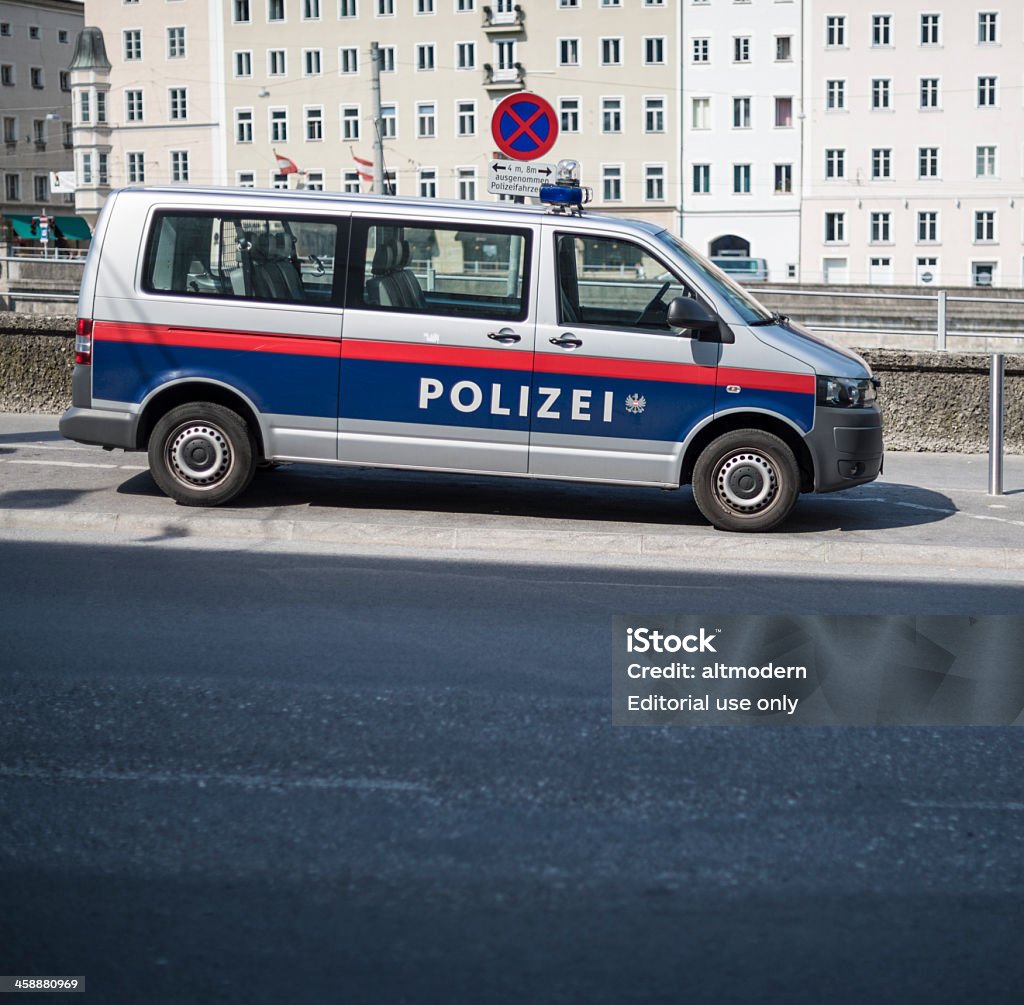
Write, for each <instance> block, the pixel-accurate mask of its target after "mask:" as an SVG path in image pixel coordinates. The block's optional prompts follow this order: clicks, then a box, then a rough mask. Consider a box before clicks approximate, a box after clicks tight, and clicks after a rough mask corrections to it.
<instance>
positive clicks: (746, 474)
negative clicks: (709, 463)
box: [715, 452, 779, 513]
mask: <svg viewBox="0 0 1024 1005" xmlns="http://www.w3.org/2000/svg"><path fill="white" fill-rule="evenodd" d="M715 488H716V490H717V492H718V498H719V499H721V501H722V502H723V503H724V504H725V505H726V506H728V507H729V509H731V510H733V511H735V512H737V513H756V512H758V511H759V510H763V509H764V508H765V507H767V506H770V505H771V503H772V501H773V500H774V499H775V497H776V495H777V494H778V491H779V483H778V478H777V477H776V474H775V468H774V467H773V466H772V462H771V460H770V459H769V458H767V457H765V456H764V455H763V454H758V453H754V452H745V453H742V454H733V455H732V456H731V457H727V458H726V459H725V460H724V461H722V463H721V464H720V465H719V466H718V471H717V472H716V476H715Z"/></svg>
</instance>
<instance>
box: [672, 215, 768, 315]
mask: <svg viewBox="0 0 1024 1005" xmlns="http://www.w3.org/2000/svg"><path fill="white" fill-rule="evenodd" d="M657 239H658V240H659V241H660V242H661V243H662V244H663V245H666V246H667V247H668V248H669V249H670V250H671V252H672V253H673V254H674V255H675V256H676V257H677V258H679V259H681V260H682V261H683V262H684V263H685V264H686V265H687V266H688V267H689V268H690V269H691V270H692V272H693V273H694V274H695V275H696V276H697V277H699V278H700V279H703V280H704V282H705V283H707V285H708V286H710V287H711V289H712V290H713V291H714V292H715V293H716V294H717V295H718V296H720V297H721V298H722V299H723V300H726V301H728V303H729V304H730V306H732V308H733V309H734V310H735V311H736V313H737V314H739V316H740V317H741V318H742V319H743V320H744V322H746V324H748V325H749V324H751V323H752V322H754V321H770V320H771V318H772V312H771V311H770V310H768V309H767V308H766V307H764V306H762V305H761V304H760V303H758V301H757V300H756V299H755V298H754V297H752V296H751V295H750V294H749V293H748V292H747V291H746V290H745V289H743V287H742V286H740V285H739V284H738V283H737V282H735V280H733V279H731V278H730V277H729V276H728V275H726V273H724V272H723V271H722V270H721V269H720V268H718V266H717V265H713V264H712V263H711V262H709V261H708V260H707V259H706V258H705V257H704V256H703V255H700V254H698V253H697V252H696V251H694V250H693V248H691V247H690V246H689V245H687V244H684V243H683V242H682V241H681V240H680V239H679V238H678V237H676V235H675V234H673V233H671V232H670V231H667V230H663V231H661V232H660V233H659V234H658V235H657Z"/></svg>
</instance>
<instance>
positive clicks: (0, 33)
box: [0, 21, 11, 38]
mask: <svg viewBox="0 0 1024 1005" xmlns="http://www.w3.org/2000/svg"><path fill="white" fill-rule="evenodd" d="M10 37H11V22H10V21H0V38H10Z"/></svg>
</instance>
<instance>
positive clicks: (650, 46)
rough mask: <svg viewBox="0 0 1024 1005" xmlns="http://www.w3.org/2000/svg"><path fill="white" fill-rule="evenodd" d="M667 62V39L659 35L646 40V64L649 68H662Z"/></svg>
mask: <svg viewBox="0 0 1024 1005" xmlns="http://www.w3.org/2000/svg"><path fill="white" fill-rule="evenodd" d="M664 62H665V38H664V36H662V35H658V36H656V37H652V38H645V39H644V63H646V64H647V65H648V66H660V65H661V64H662V63H664Z"/></svg>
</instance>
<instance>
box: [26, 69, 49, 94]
mask: <svg viewBox="0 0 1024 1005" xmlns="http://www.w3.org/2000/svg"><path fill="white" fill-rule="evenodd" d="M28 78H29V83H30V84H31V85H32V86H33V87H34V88H35V89H36V90H37V91H41V90H42V89H43V87H44V86H45V85H44V84H43V68H42V67H41V66H33V67H30V68H29V71H28Z"/></svg>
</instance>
